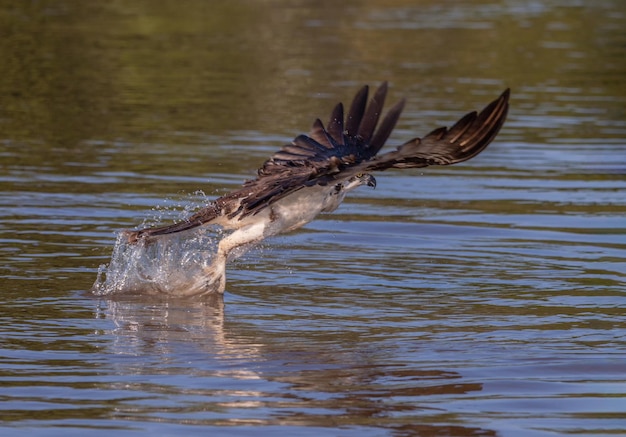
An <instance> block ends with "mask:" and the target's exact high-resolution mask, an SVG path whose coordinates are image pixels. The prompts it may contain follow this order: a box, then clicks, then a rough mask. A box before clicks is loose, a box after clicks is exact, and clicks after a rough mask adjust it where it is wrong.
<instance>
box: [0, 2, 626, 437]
mask: <svg viewBox="0 0 626 437" xmlns="http://www.w3.org/2000/svg"><path fill="white" fill-rule="evenodd" d="M587 3H589V4H587ZM0 11H1V13H0V36H2V38H0V55H1V56H2V59H3V74H2V75H0V94H1V95H2V99H0V128H1V129H0V132H1V133H0V163H1V167H2V172H1V173H0V206H1V207H0V256H1V257H2V263H1V266H2V267H1V270H0V276H1V277H2V292H3V296H4V299H2V302H1V303H0V320H1V321H2V323H1V326H2V328H1V335H0V363H1V367H0V381H1V385H0V419H1V423H0V434H2V435H5V434H6V435H14V434H16V433H19V432H26V433H28V435H46V436H47V435H84V433H85V432H89V433H95V434H101V435H109V434H110V433H111V432H116V433H124V434H138V433H147V432H151V433H154V434H156V435H193V434H201V435H206V434H211V435H213V434H215V435H221V434H228V435H231V434H239V435H252V434H254V435H260V434H264V435H276V434H277V433H280V434H282V435H315V436H317V435H342V436H348V435H350V436H352V435H359V437H361V436H381V435H394V436H409V435H507V436H508V435H513V436H517V435H519V436H528V435H554V434H568V433H571V434H583V435H606V434H611V435H615V434H621V433H626V419H625V417H626V415H625V412H626V377H625V375H626V341H625V340H624V338H625V333H626V330H625V328H626V321H625V317H624V313H625V309H626V298H625V290H626V196H625V195H624V193H625V192H626V121H625V120H626V116H625V109H624V108H626V88H624V82H623V75H624V71H626V68H625V66H626V62H625V61H624V59H626V52H625V51H624V48H625V47H626V44H625V42H626V36H625V35H626V34H624V32H623V28H624V25H626V9H625V8H624V6H622V4H621V2H618V1H604V2H574V3H572V2H557V1H549V2H543V3H541V4H539V3H525V2H517V1H503V2H498V3H495V4H492V3H483V2H473V3H471V4H470V3H463V2H454V1H452V2H444V3H441V2H432V3H431V2H423V3H422V2H420V5H419V6H415V5H414V4H412V3H411V2H402V1H400V2H395V3H394V4H393V5H386V2H378V1H371V2H362V3H359V4H356V3H352V2H348V3H346V4H345V5H343V6H331V5H325V4H323V2H321V4H320V2H316V4H308V3H299V2H279V3H276V4H271V5H269V4H265V3H257V2H255V3H252V4H249V3H246V2H212V5H211V7H210V8H208V7H207V6H206V5H205V4H204V3H203V2H195V1H194V2H189V3H188V4H187V7H186V8H181V7H179V6H178V4H174V3H170V2H167V1H159V2H150V3H148V2H141V1H139V2H135V3H134V4H133V5H132V6H130V5H128V4H122V3H121V2H107V3H106V4H103V5H99V6H96V4H93V5H85V4H82V3H76V4H73V3H71V2H68V3H61V4H60V3H56V2H55V3H48V2H38V3H28V4H27V3H26V2H24V3H21V4H19V5H14V6H12V7H9V6H2V7H0ZM382 80H389V81H390V84H391V88H390V93H391V96H390V99H391V101H393V100H397V99H399V98H400V97H402V96H406V97H407V99H408V101H407V106H406V110H405V113H404V114H403V117H402V118H401V120H400V123H399V126H398V129H397V130H396V132H395V133H394V134H393V136H392V139H391V140H390V146H394V145H397V144H399V143H401V142H403V141H405V140H407V139H409V138H412V137H414V136H415V135H422V134H425V133H426V132H428V131H430V130H431V129H433V128H435V127H437V126H439V125H442V124H448V125H449V124H450V123H451V122H453V121H454V120H456V119H457V118H459V117H460V116H461V115H463V114H464V113H465V112H467V111H469V110H472V109H478V108H481V107H482V106H484V104H486V103H487V102H488V101H490V100H491V99H493V98H494V97H496V96H497V95H498V94H499V93H500V92H501V91H502V89H504V88H505V87H507V86H510V87H511V88H512V101H511V111H510V115H509V119H508V121H507V123H506V125H505V126H504V128H503V130H502V132H501V133H500V135H499V136H498V138H497V139H496V141H495V142H494V143H493V144H492V145H491V146H490V147H489V148H488V149H487V150H486V151H485V152H484V153H483V154H481V155H480V156H479V157H478V158H476V159H475V160H472V161H471V162H468V163H466V164H463V165H458V166H453V167H445V168H437V169H431V168H429V169H424V170H423V171H404V172H403V171H393V172H387V173H381V174H378V175H377V180H378V186H377V188H376V190H369V189H366V188H363V189H359V190H356V191H355V192H353V193H352V195H351V196H350V198H349V199H348V200H347V201H346V202H345V204H344V205H343V206H342V207H341V208H340V209H339V210H338V211H337V212H336V213H333V214H329V215H324V216H321V217H320V218H319V219H318V220H317V221H314V222H312V223H311V224H309V225H307V226H306V227H305V228H303V229H302V230H299V231H297V232H295V233H292V234H289V235H285V236H281V237H277V238H274V239H271V240H268V241H266V242H265V243H264V244H263V245H262V246H261V247H259V248H258V249H255V250H253V251H252V252H250V253H249V254H247V255H245V256H244V257H243V258H242V259H240V260H238V261H237V262H235V263H233V264H232V265H231V266H230V267H229V270H228V284H227V292H226V295H225V297H224V300H223V301H222V300H220V299H214V300H208V301H179V300H158V299H155V298H154V297H146V296H118V297H116V298H115V299H107V298H103V297H95V296H93V295H92V294H91V293H90V292H89V290H90V287H91V285H92V284H93V282H94V280H95V279H96V275H97V271H98V266H99V265H100V264H103V263H106V262H108V261H109V259H110V257H111V251H112V249H113V246H114V243H115V238H116V232H118V231H119V230H121V229H125V228H134V227H136V226H139V225H141V224H142V223H147V224H152V223H156V222H158V221H162V222H167V221H170V220H174V219H176V218H179V217H180V216H181V215H185V214H186V213H187V212H189V211H191V210H194V209H195V208H197V207H199V206H201V205H202V204H203V202H205V201H206V198H207V197H208V198H213V197H215V196H218V195H220V194H223V193H224V192H226V191H228V190H230V189H234V188H236V187H238V186H239V184H241V182H242V181H243V180H245V179H247V178H250V177H252V176H253V175H254V171H255V169H256V167H258V166H259V165H260V164H261V163H262V162H263V161H264V159H265V158H266V157H267V156H268V155H269V154H271V153H272V152H273V151H274V150H276V149H277V147H279V146H280V145H282V144H283V143H285V142H286V141H289V140H290V139H291V138H292V137H293V136H294V135H295V134H297V133H300V132H305V131H306V130H307V128H308V126H309V125H310V123H311V122H312V121H313V119H314V118H315V117H317V116H321V117H322V118H323V119H325V118H327V114H328V112H329V110H330V109H331V108H332V106H333V105H334V103H336V101H337V100H338V99H341V100H344V101H346V100H349V99H350V98H351V97H352V95H353V93H354V92H355V91H356V89H357V88H358V87H359V86H360V85H362V84H364V83H370V84H372V85H377V84H378V83H379V82H380V81H382ZM199 190H201V191H199Z"/></svg>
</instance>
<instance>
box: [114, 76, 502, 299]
mask: <svg viewBox="0 0 626 437" xmlns="http://www.w3.org/2000/svg"><path fill="white" fill-rule="evenodd" d="M368 93H369V88H368V87H367V86H364V87H362V88H361V89H360V90H359V91H358V92H357V93H356V96H355V97H354V99H353V101H352V104H351V105H350V108H349V110H348V111H347V117H345V118H344V106H343V105H342V104H341V103H339V104H337V105H336V106H335V107H334V109H333V111H332V113H331V116H330V120H329V122H328V124H327V125H326V126H324V125H323V123H322V122H321V121H320V120H319V119H317V120H315V122H314V123H313V127H312V128H311V131H310V132H309V134H308V135H299V136H297V137H296V138H295V139H294V140H293V141H292V142H291V144H287V145H286V146H284V147H283V148H282V149H280V150H279V151H278V152H276V153H275V154H274V155H273V156H271V157H270V158H269V159H268V160H267V161H265V163H264V164H263V165H262V166H261V168H260V169H259V170H258V171H257V177H256V178H255V179H252V180H248V181H246V182H245V183H244V184H243V186H242V187H241V188H240V189H238V190H236V191H233V192H231V193H229V194H226V195H224V196H222V197H220V198H218V199H216V200H214V201H213V202H211V203H210V204H209V205H208V206H206V207H204V208H202V209H200V210H199V211H198V212H196V213H195V214H193V215H191V216H190V217H188V218H187V219H185V220H183V221H181V222H178V223H174V224H171V225H166V226H160V227H152V228H145V229H140V230H135V231H124V235H125V237H126V241H127V242H128V243H130V244H151V242H154V241H155V240H156V239H158V238H161V237H163V236H166V235H170V234H174V233H179V232H184V231H188V230H191V229H194V228H197V227H199V226H204V225H218V226H221V227H223V228H224V229H226V230H232V231H233V232H231V233H230V234H228V235H227V236H226V237H224V238H223V239H222V240H221V241H220V242H219V244H218V248H217V253H216V255H215V258H214V259H213V261H212V263H211V264H210V265H209V266H207V267H206V268H205V273H206V280H205V281H204V282H203V287H202V290H201V294H210V293H223V292H224V290H225V287H226V263H227V262H228V261H230V260H232V259H234V258H236V257H238V256H240V255H241V254H242V253H243V252H245V251H246V250H247V249H248V248H250V247H251V246H253V245H254V244H256V243H259V242H260V241H261V240H263V239H265V238H267V237H270V236H273V235H277V234H281V233H284V232H289V231H292V230H294V229H298V228H300V227H301V226H303V225H305V224H307V223H309V222H310V221H312V220H313V219H315V217H317V215H318V214H320V213H322V212H332V211H334V210H335V209H337V207H338V206H339V205H340V204H341V202H342V201H343V199H344V197H345V196H346V194H348V193H349V192H350V191H352V190H353V189H355V188H357V187H360V186H362V185H367V186H370V187H375V186H376V179H374V176H372V175H371V172H374V171H381V170H387V169H390V168H398V169H403V168H420V167H427V166H431V165H450V164H456V163H459V162H463V161H467V160H468V159H471V158H473V157H474V156H476V155H478V154H479V153H480V152H482V151H483V150H484V149H485V147H487V145H489V143H490V142H491V141H492V140H493V139H494V138H495V136H496V135H497V134H498V131H499V130H500V128H501V127H502V125H503V123H504V120H505V119H506V115H507V111H508V107H509V89H507V90H505V91H504V92H503V93H502V94H501V95H500V97H498V98H497V99H495V100H494V101H492V102H491V103H489V104H488V105H487V106H486V107H485V108H484V109H483V110H482V111H480V112H476V111H473V112H470V113H468V114H466V115H465V116H464V117H462V118H461V119H460V120H459V121H457V122H456V123H455V124H454V126H452V127H451V128H450V129H448V128H446V127H440V128H438V129H435V130H434V131H432V132H430V133H429V134H427V135H425V136H424V137H422V138H413V139H411V140H409V141H407V142H406V143H404V144H402V145H400V146H398V147H397V148H396V149H395V150H392V151H390V152H387V153H384V154H381V155H378V152H379V151H380V150H381V148H382V147H383V146H384V144H385V142H386V141H387V139H388V138H389V135H390V134H391V131H392V130H393V128H394V127H395V125H396V122H397V121H398V118H399V117H400V113H401V112H402V109H403V107H404V104H405V101H404V99H403V100H401V101H399V102H398V103H396V104H395V105H394V106H393V107H392V108H391V109H390V110H389V111H388V112H387V114H386V115H385V117H384V118H383V119H382V122H380V124H379V123H378V122H379V119H380V116H381V113H382V109H383V104H384V101H385V96H386V95H387V83H386V82H384V83H382V84H381V85H380V87H379V88H378V89H377V90H376V92H375V93H374V94H373V96H372V97H371V99H370V100H369V103H368Z"/></svg>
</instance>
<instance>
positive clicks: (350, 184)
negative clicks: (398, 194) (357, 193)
mask: <svg viewBox="0 0 626 437" xmlns="http://www.w3.org/2000/svg"><path fill="white" fill-rule="evenodd" d="M361 185H367V186H368V187H372V188H376V179H375V178H374V176H372V175H371V174H369V173H358V174H356V175H354V176H352V177H351V178H350V179H348V180H347V181H345V182H344V184H343V189H344V190H346V191H350V190H353V189H355V188H356V187H360V186H361Z"/></svg>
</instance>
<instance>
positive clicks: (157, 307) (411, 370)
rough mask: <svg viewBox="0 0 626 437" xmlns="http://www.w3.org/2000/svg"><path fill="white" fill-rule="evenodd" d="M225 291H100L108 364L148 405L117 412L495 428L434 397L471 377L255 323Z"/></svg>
mask: <svg viewBox="0 0 626 437" xmlns="http://www.w3.org/2000/svg"><path fill="white" fill-rule="evenodd" d="M233 299H234V302H229V306H228V309H229V311H228V312H227V313H225V311H224V301H223V298H222V296H221V295H214V296H212V297H210V299H208V300H204V301H201V302H198V301H184V300H177V301H172V300H155V299H153V300H150V301H147V300H146V298H145V297H142V298H139V297H134V298H129V297H127V296H126V297H124V298H123V299H121V298H120V299H117V300H107V301H101V308H100V316H101V317H102V316H104V317H106V318H109V319H110V320H111V321H112V322H113V323H112V329H111V331H110V334H111V335H112V342H111V346H110V348H111V350H110V352H111V353H113V354H116V355H118V358H119V359H116V360H114V362H115V363H116V368H115V372H116V373H117V374H126V375H129V374H130V375H133V376H135V377H137V376H139V377H140V378H139V379H137V378H135V380H137V381H148V382H142V383H138V384H136V385H135V386H133V388H132V389H133V390H136V391H138V392H139V393H135V394H134V395H135V396H136V397H141V396H144V395H147V396H149V397H150V399H151V400H150V405H149V406H147V405H143V404H142V403H141V402H139V403H137V402H136V403H132V402H131V404H130V405H127V408H124V407H123V406H122V405H118V407H117V411H118V414H121V413H122V412H123V417H126V418H132V420H144V419H145V417H143V416H145V415H150V414H153V410H154V408H157V409H158V411H160V414H161V415H162V416H163V414H165V416H164V417H161V419H160V420H165V421H171V422H174V423H178V422H180V423H182V422H183V421H184V423H186V424H195V425H199V426H217V425H224V426H234V425H240V424H246V423H247V424H256V425H280V426H285V425H288V426H305V427H311V426H319V427H329V426H330V427H342V426H348V427H352V426H367V427H376V428H386V429H388V430H390V431H391V432H392V434H393V435H400V436H402V435H417V434H419V435H433V434H438V435H441V433H443V434H446V435H451V434H454V435H495V433H493V432H491V431H489V430H485V429H482V428H480V427H475V428H474V427H463V426H458V425H456V424H455V422H457V421H458V420H457V419H455V418H454V417H453V416H454V413H451V412H449V411H446V410H445V409H442V408H438V407H437V405H438V404H441V405H444V404H445V403H443V402H442V403H439V402H438V400H439V401H441V399H443V398H449V397H451V396H452V397H463V396H465V395H466V394H468V393H474V392H478V391H481V390H482V386H481V384H479V383H474V382H471V383H470V382H466V381H463V378H462V376H461V375H460V374H459V373H456V372H451V371H446V370H433V369H431V368H429V369H419V368H416V367H415V366H414V365H406V364H402V363H401V362H400V363H399V362H395V361H393V360H391V359H389V356H388V355H385V353H383V352H381V353H377V351H376V349H373V348H372V347H371V346H362V345H361V346H360V345H359V344H354V345H352V346H349V347H346V345H345V344H338V343H336V342H331V343H330V344H329V343H327V342H323V341H320V340H319V339H316V337H311V336H308V334H307V333H306V332H303V331H299V332H298V333H297V334H296V333H293V334H291V335H288V336H285V334H284V331H283V332H280V331H278V330H272V329H268V330H265V331H264V329H263V328H259V325H260V324H262V323H265V322H264V320H267V319H266V318H264V317H259V316H258V311H259V310H258V308H257V304H256V303H254V302H247V301H246V300H245V298H241V297H233ZM250 306H254V308H255V309H256V313H257V314H256V315H255V313H254V309H252V310H250ZM267 310H269V309H267ZM284 323H297V321H294V320H289V321H285V322H282V324H284ZM270 325H271V324H270ZM272 326H276V325H272ZM283 328H284V326H283ZM126 379H129V378H125V380H126ZM126 387H128V385H126ZM164 393H165V394H166V395H164ZM154 396H159V397H158V398H156V399H155V398H154ZM129 402H130V401H129ZM159 404H162V405H159ZM207 411H209V412H210V413H208V412H207ZM166 413H172V414H171V415H170V414H166Z"/></svg>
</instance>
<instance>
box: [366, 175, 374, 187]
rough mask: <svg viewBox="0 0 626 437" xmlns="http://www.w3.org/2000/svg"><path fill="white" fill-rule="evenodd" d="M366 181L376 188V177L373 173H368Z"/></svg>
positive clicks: (368, 184)
mask: <svg viewBox="0 0 626 437" xmlns="http://www.w3.org/2000/svg"><path fill="white" fill-rule="evenodd" d="M366 183H367V186H368V187H372V188H376V179H375V178H374V176H372V175H371V174H368V175H367V182H366Z"/></svg>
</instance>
